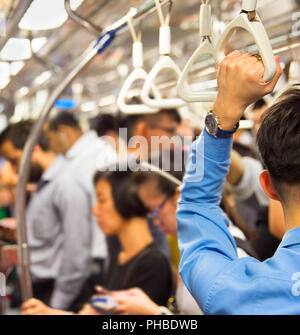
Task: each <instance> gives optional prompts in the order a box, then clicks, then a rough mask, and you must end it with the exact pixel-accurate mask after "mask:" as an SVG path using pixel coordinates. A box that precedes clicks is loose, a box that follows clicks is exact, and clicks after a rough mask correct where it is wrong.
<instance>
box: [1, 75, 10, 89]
mask: <svg viewBox="0 0 300 335" xmlns="http://www.w3.org/2000/svg"><path fill="white" fill-rule="evenodd" d="M9 82H10V78H9V77H6V78H0V89H1V90H2V89H3V88H5V87H6V86H7V85H8V84H9Z"/></svg>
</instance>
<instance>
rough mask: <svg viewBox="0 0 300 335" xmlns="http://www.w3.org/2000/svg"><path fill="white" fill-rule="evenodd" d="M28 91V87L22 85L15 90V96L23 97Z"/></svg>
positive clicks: (17, 97)
mask: <svg viewBox="0 0 300 335" xmlns="http://www.w3.org/2000/svg"><path fill="white" fill-rule="evenodd" d="M28 93H29V88H28V87H27V86H23V87H21V88H19V89H18V90H17V91H16V93H15V98H16V99H21V98H23V97H25V96H26V95H27V94H28Z"/></svg>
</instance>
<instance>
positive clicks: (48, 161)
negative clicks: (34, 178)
mask: <svg viewBox="0 0 300 335" xmlns="http://www.w3.org/2000/svg"><path fill="white" fill-rule="evenodd" d="M55 158H56V154H55V153H53V152H51V151H47V152H45V153H44V154H43V156H42V159H41V160H40V162H39V163H40V164H41V167H42V168H43V171H45V170H47V169H48V167H50V165H52V164H53V162H54V160H55Z"/></svg>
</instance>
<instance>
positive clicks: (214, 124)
mask: <svg viewBox="0 0 300 335" xmlns="http://www.w3.org/2000/svg"><path fill="white" fill-rule="evenodd" d="M205 128H206V131H207V132H208V133H209V134H210V135H212V136H213V137H216V138H228V137H231V136H232V135H233V134H234V133H235V132H236V131H237V130H238V128H239V122H238V123H237V124H236V126H235V128H234V129H233V130H223V129H221V128H220V121H219V118H218V116H217V115H215V114H214V113H213V112H212V111H209V112H208V113H207V115H206V118H205Z"/></svg>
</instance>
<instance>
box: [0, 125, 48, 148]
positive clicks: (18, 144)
mask: <svg viewBox="0 0 300 335" xmlns="http://www.w3.org/2000/svg"><path fill="white" fill-rule="evenodd" d="M33 125H34V121H32V120H25V121H20V122H17V123H11V124H9V125H8V126H7V127H6V129H5V130H4V131H3V132H2V133H1V135H0V146H2V145H3V143H4V142H5V141H10V142H12V144H13V145H14V147H15V148H16V149H23V148H24V146H25V144H26V141H27V139H28V137H29V135H30V133H31V130H32V128H33ZM38 144H39V146H40V147H41V148H42V150H44V151H48V150H49V144H48V140H47V137H46V136H45V134H44V132H42V133H41V136H40V138H39V141H38Z"/></svg>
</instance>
